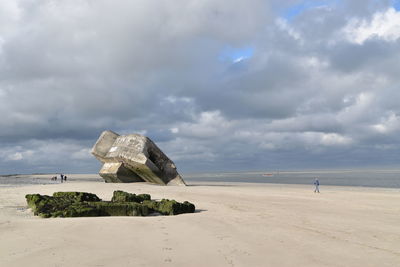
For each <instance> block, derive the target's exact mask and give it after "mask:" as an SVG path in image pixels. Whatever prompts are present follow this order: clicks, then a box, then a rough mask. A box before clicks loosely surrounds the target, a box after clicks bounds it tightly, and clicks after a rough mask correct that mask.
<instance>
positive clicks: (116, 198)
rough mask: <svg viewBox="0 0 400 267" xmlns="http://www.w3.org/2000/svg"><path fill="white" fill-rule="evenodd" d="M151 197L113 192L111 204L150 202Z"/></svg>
mask: <svg viewBox="0 0 400 267" xmlns="http://www.w3.org/2000/svg"><path fill="white" fill-rule="evenodd" d="M150 199H151V196H150V195H149V194H139V195H135V194H131V193H127V192H124V191H120V190H118V191H114V193H113V197H112V199H111V201H112V202H137V203H142V202H143V201H144V200H150Z"/></svg>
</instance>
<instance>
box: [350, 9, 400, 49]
mask: <svg viewBox="0 0 400 267" xmlns="http://www.w3.org/2000/svg"><path fill="white" fill-rule="evenodd" d="M343 31H344V33H345V35H346V36H347V38H348V40H349V41H350V42H354V43H357V44H363V43H364V42H365V41H366V40H368V39H371V38H380V39H383V40H385V41H396V40H397V39H398V38H399V37H400V12H398V11H396V10H395V9H394V8H389V9H387V10H385V11H380V12H376V13H375V14H374V15H373V17H372V18H371V20H370V21H367V20H366V19H357V18H354V19H351V20H350V21H349V23H348V25H347V26H346V27H345V28H344V30H343Z"/></svg>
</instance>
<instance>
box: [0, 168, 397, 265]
mask: <svg viewBox="0 0 400 267" xmlns="http://www.w3.org/2000/svg"><path fill="white" fill-rule="evenodd" d="M69 177H71V180H70V181H68V182H67V183H63V184H52V185H34V186H20V187H0V266H400V190H397V189H377V188H355V187H332V186H331V187H326V186H323V185H322V186H321V194H314V193H313V189H312V187H311V186H302V185H273V184H245V183H191V184H190V186H187V187H165V186H154V185H147V184H106V183H101V182H98V183H95V182H78V181H73V180H74V179H73V176H69ZM114 190H125V191H128V192H132V193H150V194H151V195H152V197H153V198H155V199H161V198H173V199H176V200H178V201H184V200H188V201H190V202H192V203H195V204H196V208H197V212H196V213H194V214H183V215H178V216H151V217H97V218H52V219H42V218H38V217H35V216H33V214H32V212H31V211H30V210H29V209H26V203H25V198H24V196H25V194H28V193H41V194H52V193H53V192H55V191H86V192H93V193H96V194H97V195H98V196H99V197H101V198H103V199H105V200H107V199H110V198H111V196H112V192H113V191H114Z"/></svg>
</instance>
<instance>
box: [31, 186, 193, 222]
mask: <svg viewBox="0 0 400 267" xmlns="http://www.w3.org/2000/svg"><path fill="white" fill-rule="evenodd" d="M25 198H26V201H27V203H28V206H29V208H31V209H32V211H33V213H34V214H35V215H38V216H40V217H43V218H50V217H97V216H147V215H150V214H153V213H158V214H162V215H178V214H182V213H193V212H194V211H195V206H194V205H193V204H192V203H190V202H187V201H185V202H183V203H180V202H177V201H175V200H169V199H162V200H161V201H155V200H151V196H150V195H149V194H139V195H136V194H131V193H127V192H124V191H114V194H113V197H112V199H111V201H102V200H101V199H100V198H99V197H98V196H96V195H95V194H92V193H86V192H55V193H54V194H53V196H47V195H39V194H28V195H26V196H25Z"/></svg>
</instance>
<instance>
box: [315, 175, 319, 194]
mask: <svg viewBox="0 0 400 267" xmlns="http://www.w3.org/2000/svg"><path fill="white" fill-rule="evenodd" d="M314 185H315V190H314V193H319V181H318V178H315V181H314Z"/></svg>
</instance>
